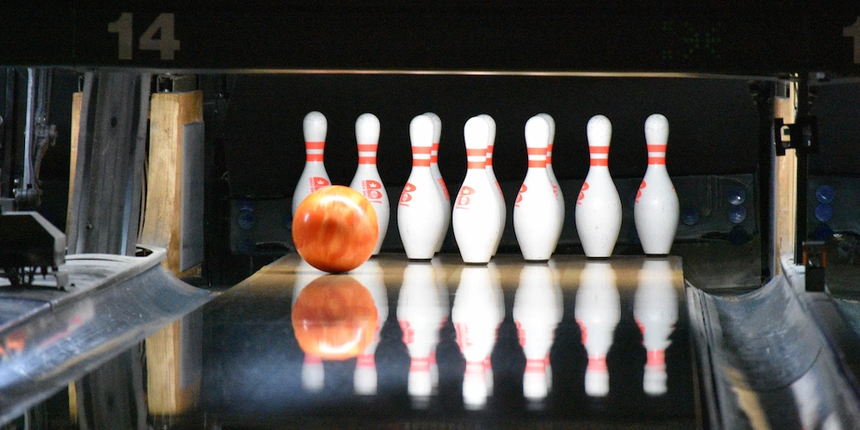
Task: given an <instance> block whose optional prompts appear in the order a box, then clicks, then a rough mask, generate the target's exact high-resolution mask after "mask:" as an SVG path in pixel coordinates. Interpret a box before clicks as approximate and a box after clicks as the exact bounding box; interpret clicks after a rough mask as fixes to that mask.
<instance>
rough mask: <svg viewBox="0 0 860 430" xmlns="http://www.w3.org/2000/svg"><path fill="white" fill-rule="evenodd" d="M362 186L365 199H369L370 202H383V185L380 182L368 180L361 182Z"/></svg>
mask: <svg viewBox="0 0 860 430" xmlns="http://www.w3.org/2000/svg"><path fill="white" fill-rule="evenodd" d="M361 185H362V188H363V189H364V197H367V199H368V200H375V201H377V202H380V201H382V191H379V190H380V189H381V188H382V184H381V183H379V181H375V180H373V179H367V180H364V181H361Z"/></svg>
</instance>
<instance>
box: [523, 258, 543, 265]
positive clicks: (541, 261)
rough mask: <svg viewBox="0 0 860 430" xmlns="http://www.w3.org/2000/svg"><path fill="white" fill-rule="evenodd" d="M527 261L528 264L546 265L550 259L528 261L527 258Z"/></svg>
mask: <svg viewBox="0 0 860 430" xmlns="http://www.w3.org/2000/svg"><path fill="white" fill-rule="evenodd" d="M525 260H526V264H545V263H549V258H547V259H535V260H529V259H527V258H526V259H525Z"/></svg>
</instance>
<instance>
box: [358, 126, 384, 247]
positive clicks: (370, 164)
mask: <svg viewBox="0 0 860 430" xmlns="http://www.w3.org/2000/svg"><path fill="white" fill-rule="evenodd" d="M355 141H356V143H357V144H358V168H357V169H356V170H355V176H353V178H352V183H350V184H349V187H350V188H352V189H353V190H355V191H358V192H359V193H361V194H362V195H363V196H364V197H366V198H367V200H368V201H369V202H370V205H371V206H373V209H374V210H375V211H376V221H377V223H378V224H379V238H378V239H377V241H376V248H374V249H373V255H376V254H379V249H380V248H382V241H383V240H384V239H385V234H386V233H387V232H388V218H389V216H390V213H391V208H390V203H389V202H388V193H387V192H385V185H384V184H383V183H382V178H380V177H379V170H378V169H377V167H376V148H377V146H378V145H379V119H378V118H376V115H374V114H372V113H365V114H361V116H359V117H358V119H357V120H355Z"/></svg>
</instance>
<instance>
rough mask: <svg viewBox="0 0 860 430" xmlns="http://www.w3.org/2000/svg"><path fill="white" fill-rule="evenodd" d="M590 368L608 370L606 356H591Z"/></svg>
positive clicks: (589, 359) (589, 360)
mask: <svg viewBox="0 0 860 430" xmlns="http://www.w3.org/2000/svg"><path fill="white" fill-rule="evenodd" d="M588 369H589V370H607V369H608V367H607V366H606V357H589V358H588Z"/></svg>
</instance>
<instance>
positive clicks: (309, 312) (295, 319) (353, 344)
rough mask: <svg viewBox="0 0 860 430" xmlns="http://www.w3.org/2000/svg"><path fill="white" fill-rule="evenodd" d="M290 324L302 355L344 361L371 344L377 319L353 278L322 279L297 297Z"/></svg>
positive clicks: (368, 298) (368, 297)
mask: <svg viewBox="0 0 860 430" xmlns="http://www.w3.org/2000/svg"><path fill="white" fill-rule="evenodd" d="M292 323H293V331H294V332H295V335H296V340H298V342H299V346H300V347H301V348H302V351H304V352H305V353H307V354H311V355H316V356H319V357H320V358H322V359H324V360H346V359H348V358H352V357H357V356H358V354H360V353H361V352H362V351H364V350H365V348H367V346H368V345H370V343H371V342H373V336H374V333H375V331H376V326H377V324H378V323H379V315H378V314H377V312H376V305H375V304H374V303H373V296H371V295H370V291H368V289H367V288H365V287H364V286H363V285H361V283H360V282H358V281H357V280H356V279H355V278H353V277H352V276H349V275H323V276H321V277H319V278H317V279H315V280H314V281H313V282H311V283H310V284H308V285H307V286H306V287H305V288H304V289H302V291H301V292H300V293H299V297H298V298H296V303H295V304H294V305H293V314H292Z"/></svg>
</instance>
